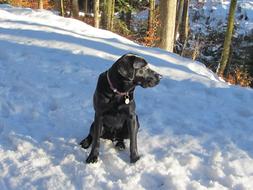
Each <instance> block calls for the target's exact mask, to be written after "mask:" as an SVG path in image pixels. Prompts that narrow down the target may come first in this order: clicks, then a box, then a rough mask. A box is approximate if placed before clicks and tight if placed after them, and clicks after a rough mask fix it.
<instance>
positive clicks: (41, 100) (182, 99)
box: [0, 5, 253, 190]
mask: <svg viewBox="0 0 253 190" xmlns="http://www.w3.org/2000/svg"><path fill="white" fill-rule="evenodd" d="M127 52H133V53H138V54H140V55H141V56H144V57H145V58H146V60H147V61H149V63H150V64H151V66H152V68H154V69H155V70H157V71H158V72H160V73H161V74H163V75H164V79H163V80H162V81H161V84H160V85H159V86H157V87H155V88H152V89H142V88H137V89H136V102H137V113H138V114H139V118H140V123H141V129H140V132H139V133H138V146H139V152H140V154H141V155H142V157H141V159H140V160H139V161H138V162H137V163H136V164H129V149H128V148H129V146H128V148H127V150H126V151H123V152H117V151H116V150H115V149H114V148H113V145H112V143H111V142H110V141H105V140H103V141H102V142H101V148H100V157H99V162H98V163H97V164H90V165H87V164H85V163H84V161H85V159H86V157H87V155H88V153H89V150H83V149H81V148H80V147H79V146H78V143H79V142H80V140H81V139H82V138H83V137H84V136H85V135H86V134H87V133H88V130H89V126H90V124H91V122H92V120H93V114H94V111H93V108H92V95H93V92H94V89H95V85H96V80H97V77H98V75H99V73H100V72H102V71H104V70H106V69H107V68H108V67H110V65H111V64H112V63H113V62H114V61H115V60H116V59H117V58H118V57H119V56H121V55H122V54H124V53H127ZM252 99H253V91H252V90H251V89H246V88H241V87H237V86H230V85H228V84H226V83H224V82H222V81H220V80H219V79H218V78H217V77H216V75H214V74H213V73H212V72H211V71H209V70H208V69H206V68H205V66H204V65H203V64H201V63H198V62H192V61H191V60H188V59H184V58H181V57H179V56H177V55H174V54H171V53H167V52H165V51H162V50H160V49H154V48H146V47H142V46H138V45H137V44H135V43H133V42H131V41H129V40H127V39H124V38H122V37H120V36H118V35H116V34H113V33H111V32H108V31H104V30H98V29H94V28H92V27H90V26H88V25H86V24H84V23H81V22H79V21H76V20H72V19H68V18H62V17H59V16H56V15H54V14H53V13H51V12H47V11H34V10H31V9H21V8H13V7H10V6H7V5H0V189H1V190H12V189H17V190H22V189H27V190H28V189H29V190H31V189H50V190H52V189H57V190H58V189H68V190H71V189H78V190H79V189H103V190H104V189H108V190H109V189H115V190H120V189H128V190H129V189H130V190H131V189H135V190H136V189H138V190H141V189H149V190H151V189H154V190H157V189H164V190H184V189H187V190H192V189H196V190H204V189H216V190H223V189H226V190H231V189H232V190H238V189H240V190H251V189H253V148H252V147H253V135H252V134H253V110H252V107H253V101H252ZM127 144H128V143H127Z"/></svg>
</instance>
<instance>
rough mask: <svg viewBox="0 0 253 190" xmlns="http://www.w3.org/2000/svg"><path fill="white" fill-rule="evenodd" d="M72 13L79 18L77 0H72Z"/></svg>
mask: <svg viewBox="0 0 253 190" xmlns="http://www.w3.org/2000/svg"><path fill="white" fill-rule="evenodd" d="M72 13H73V17H74V18H79V5H78V0H72Z"/></svg>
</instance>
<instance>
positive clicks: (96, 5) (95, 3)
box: [93, 0, 99, 28]
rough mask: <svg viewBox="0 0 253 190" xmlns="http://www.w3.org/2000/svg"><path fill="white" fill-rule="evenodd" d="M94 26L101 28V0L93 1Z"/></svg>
mask: <svg viewBox="0 0 253 190" xmlns="http://www.w3.org/2000/svg"><path fill="white" fill-rule="evenodd" d="M93 12H94V27H96V28H99V0H94V1H93Z"/></svg>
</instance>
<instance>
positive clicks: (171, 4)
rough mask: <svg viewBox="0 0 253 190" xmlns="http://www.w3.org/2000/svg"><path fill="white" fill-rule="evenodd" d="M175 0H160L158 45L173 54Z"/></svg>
mask: <svg viewBox="0 0 253 190" xmlns="http://www.w3.org/2000/svg"><path fill="white" fill-rule="evenodd" d="M176 7H177V1H176V0H160V21H161V27H160V44H159V46H160V47H161V48H163V49H165V50H167V51H170V52H173V46H174V32H175V21H176Z"/></svg>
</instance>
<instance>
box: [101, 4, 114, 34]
mask: <svg viewBox="0 0 253 190" xmlns="http://www.w3.org/2000/svg"><path fill="white" fill-rule="evenodd" d="M114 6H115V0H104V11H103V18H102V23H103V27H104V28H105V29H107V30H111V31H112V30H113V19H114Z"/></svg>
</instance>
